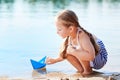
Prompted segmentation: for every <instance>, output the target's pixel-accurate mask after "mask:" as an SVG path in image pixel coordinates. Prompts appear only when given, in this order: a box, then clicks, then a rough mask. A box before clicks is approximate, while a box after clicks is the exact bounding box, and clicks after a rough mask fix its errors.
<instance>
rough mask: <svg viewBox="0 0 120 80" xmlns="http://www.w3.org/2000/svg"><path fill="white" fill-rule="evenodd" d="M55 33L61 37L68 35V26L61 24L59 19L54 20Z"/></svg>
mask: <svg viewBox="0 0 120 80" xmlns="http://www.w3.org/2000/svg"><path fill="white" fill-rule="evenodd" d="M56 28H57V34H58V35H59V36H61V37H62V38H66V37H67V36H69V33H70V31H69V27H66V26H64V25H62V24H61V23H60V22H59V21H57V22H56Z"/></svg>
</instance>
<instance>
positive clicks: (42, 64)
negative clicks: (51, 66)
mask: <svg viewBox="0 0 120 80" xmlns="http://www.w3.org/2000/svg"><path fill="white" fill-rule="evenodd" d="M45 60H46V56H44V57H43V58H42V59H41V60H39V61H35V60H33V59H30V61H31V64H32V67H33V69H40V68H44V67H45V66H46V63H45Z"/></svg>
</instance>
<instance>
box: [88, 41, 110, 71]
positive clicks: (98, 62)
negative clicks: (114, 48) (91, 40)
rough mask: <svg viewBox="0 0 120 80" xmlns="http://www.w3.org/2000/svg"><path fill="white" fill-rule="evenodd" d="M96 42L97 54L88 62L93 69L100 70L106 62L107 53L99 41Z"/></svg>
mask: <svg viewBox="0 0 120 80" xmlns="http://www.w3.org/2000/svg"><path fill="white" fill-rule="evenodd" d="M96 42H97V44H98V45H99V53H98V55H97V56H96V57H95V59H94V60H93V61H90V65H91V67H92V68H93V69H101V68H102V67H103V66H104V65H105V64H106V62H107V55H108V53H107V51H106V49H105V46H104V44H103V42H102V41H101V40H100V39H98V40H97V41H96Z"/></svg>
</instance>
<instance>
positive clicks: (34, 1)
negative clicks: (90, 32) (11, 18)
mask: <svg viewBox="0 0 120 80" xmlns="http://www.w3.org/2000/svg"><path fill="white" fill-rule="evenodd" d="M18 1H19V0H0V8H2V7H3V6H4V5H6V6H7V8H8V9H10V8H13V5H14V3H15V2H18ZM21 1H22V2H23V3H28V4H29V5H32V6H36V5H40V4H47V5H49V4H51V5H52V6H53V8H58V9H59V8H60V9H64V8H66V7H67V6H69V5H70V4H71V3H72V2H75V3H77V4H80V5H85V6H87V5H88V4H89V2H97V3H99V4H102V3H103V2H107V3H109V4H110V5H114V6H117V5H119V4H120V3H119V2H120V0H21ZM21 1H20V2H21ZM47 5H46V6H47ZM73 7H74V6H73Z"/></svg>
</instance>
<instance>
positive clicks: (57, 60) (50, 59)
mask: <svg viewBox="0 0 120 80" xmlns="http://www.w3.org/2000/svg"><path fill="white" fill-rule="evenodd" d="M63 60H64V59H63V58H62V57H61V56H59V57H58V58H50V57H48V58H47V59H46V63H47V64H54V63H57V62H60V61H63Z"/></svg>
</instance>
